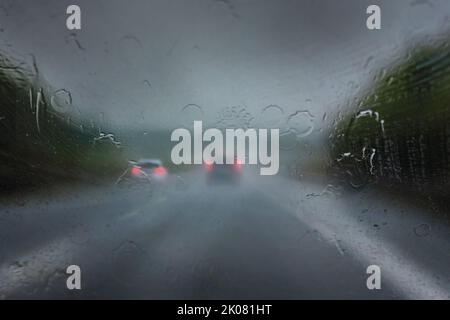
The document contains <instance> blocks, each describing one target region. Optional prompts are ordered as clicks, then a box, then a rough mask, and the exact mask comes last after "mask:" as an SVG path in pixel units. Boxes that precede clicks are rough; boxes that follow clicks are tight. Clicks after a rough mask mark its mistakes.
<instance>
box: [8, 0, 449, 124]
mask: <svg viewBox="0 0 450 320" xmlns="http://www.w3.org/2000/svg"><path fill="white" fill-rule="evenodd" d="M69 4H78V5H79V6H80V7H81V10H82V30H80V31H76V32H73V31H68V30H67V29H66V27H65V20H66V13H65V11H66V7H67V6H68V5H69ZM369 4H379V5H380V6H381V8H382V29H381V30H379V31H369V30H367V28H366V25H365V23H366V17H367V15H366V8H367V6H368V5H369ZM449 14H450V1H448V0H440V1H439V0H396V1H375V0H370V1H366V0H340V1H337V0H327V1H325V0H322V1H321V0H303V1H301V0H297V1H293V0H292V1H291V0H281V1H280V0H273V1H268V0H241V1H237V0H155V1H152V0H147V1H143V0H133V1H122V0H95V1H92V0H75V1H74V0H70V1H66V0H39V1H36V0H27V1H25V0H1V5H0V28H1V30H0V31H1V32H0V45H1V46H2V48H8V50H14V51H16V52H20V53H22V54H24V55H26V54H28V53H33V54H34V55H35V56H36V59H37V62H38V65H39V68H40V70H41V71H42V73H43V74H44V75H45V77H46V78H47V80H48V81H49V83H50V84H51V85H52V86H53V87H55V89H58V88H65V89H67V90H69V91H71V92H72V95H73V100H74V104H76V105H77V106H78V107H79V109H80V110H81V112H82V113H83V115H85V116H86V117H87V118H93V119H94V120H97V119H98V117H99V114H100V113H101V112H102V113H103V114H104V115H105V117H106V118H107V119H108V121H110V122H112V123H113V124H118V125H121V126H124V127H132V128H143V129H145V128H148V129H152V128H174V127H177V126H179V124H180V123H181V122H182V119H181V118H182V116H183V112H181V111H180V110H181V109H182V108H183V107H184V106H185V105H187V104H196V105H198V106H201V108H202V110H203V112H204V118H205V119H206V120H212V119H215V118H216V117H217V114H218V112H220V110H222V109H223V108H225V107H230V106H241V107H245V108H247V111H248V112H250V113H251V114H252V115H254V116H255V117H258V114H259V113H260V110H261V109H262V108H264V107H265V106H268V105H278V106H280V107H282V108H283V109H284V110H285V112H286V113H287V114H289V113H291V112H294V111H295V110H303V109H308V110H309V111H310V113H311V114H312V115H313V116H314V117H316V118H317V119H322V117H323V113H324V112H328V113H332V112H333V111H334V112H335V111H336V110H337V108H338V105H339V104H341V105H345V102H346V100H347V99H348V98H349V97H352V96H354V95H355V94H357V93H358V91H359V90H360V88H361V86H364V85H366V84H367V83H368V82H369V81H370V79H372V78H373V76H374V74H375V72H377V71H378V70H379V69H380V68H381V67H382V66H385V65H387V64H389V63H390V62H391V61H393V60H394V59H396V58H398V57H400V56H401V55H403V54H404V53H405V48H406V47H408V46H410V45H411V44H412V43H413V42H414V41H417V40H418V39H421V38H423V37H426V36H431V37H435V35H436V34H438V33H442V32H443V31H445V30H449ZM344 107H345V106H344Z"/></svg>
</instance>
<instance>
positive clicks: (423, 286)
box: [258, 180, 450, 299]
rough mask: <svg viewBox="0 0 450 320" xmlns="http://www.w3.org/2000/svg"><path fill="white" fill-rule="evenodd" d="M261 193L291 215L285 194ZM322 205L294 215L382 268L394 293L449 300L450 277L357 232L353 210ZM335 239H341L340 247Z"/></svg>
mask: <svg viewBox="0 0 450 320" xmlns="http://www.w3.org/2000/svg"><path fill="white" fill-rule="evenodd" d="M286 183H290V181H289V180H286ZM258 189H259V190H260V191H261V192H262V193H264V194H265V195H266V196H267V197H269V198H270V199H272V200H273V201H275V202H277V203H278V204H280V205H282V206H284V208H285V209H287V210H288V211H289V212H292V210H293V208H292V207H289V205H287V204H288V203H289V202H288V201H283V200H282V199H283V196H284V197H286V193H283V194H276V191H275V190H270V192H268V190H264V188H262V187H260V188H258ZM298 196H300V195H298ZM310 200H311V199H310ZM320 204H322V207H318V205H319V203H318V202H316V203H315V207H314V208H310V209H311V210H313V212H311V213H309V214H306V213H305V212H299V210H296V212H295V215H296V217H297V218H299V219H300V220H301V221H302V222H303V223H305V224H306V225H308V226H309V227H310V228H312V229H315V230H317V231H318V232H319V233H320V234H321V236H322V237H323V238H324V239H328V241H329V242H330V243H331V244H332V245H334V246H335V247H336V248H337V249H338V251H339V252H340V253H341V250H342V249H341V246H343V247H345V248H347V249H349V250H347V252H350V253H351V255H352V257H354V258H356V259H358V260H359V261H361V262H362V263H364V264H366V265H367V266H368V265H370V264H377V265H379V266H381V268H382V277H383V279H387V280H388V282H389V283H392V284H393V285H394V286H395V288H394V289H396V290H399V291H400V292H401V293H402V294H403V295H404V296H405V297H407V298H409V299H450V287H448V286H447V285H448V281H447V280H446V279H447V278H448V277H449V275H448V274H447V275H438V274H436V273H433V272H429V270H426V269H424V268H423V267H421V266H419V265H418V264H416V263H415V262H414V261H411V259H409V258H408V257H407V256H405V255H404V254H403V253H402V252H401V251H400V250H398V249H397V248H395V246H393V245H391V244H390V243H388V242H386V241H385V239H377V238H374V237H370V236H369V235H367V234H363V233H362V232H358V230H359V229H360V226H359V225H358V223H357V222H356V221H355V220H354V219H352V217H350V216H349V215H348V214H346V212H348V211H349V210H350V209H349V208H346V207H345V204H344V205H343V202H342V201H338V200H336V199H333V201H332V203H331V204H328V203H327V202H324V201H321V202H320ZM324 205H325V206H324ZM326 205H328V207H326ZM339 205H340V206H341V208H340V207H339ZM330 212H333V213H334V214H336V212H342V214H340V215H339V219H334V220H332V221H331V220H330V218H332V217H331V216H330V215H329V213H330ZM336 235H339V243H338V242H337V241H338V240H337V238H336ZM380 240H384V241H380ZM338 245H339V246H338ZM361 272H364V270H362V271H361Z"/></svg>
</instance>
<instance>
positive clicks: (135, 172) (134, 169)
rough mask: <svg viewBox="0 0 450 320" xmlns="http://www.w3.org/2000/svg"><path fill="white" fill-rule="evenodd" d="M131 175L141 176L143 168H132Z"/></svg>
mask: <svg viewBox="0 0 450 320" xmlns="http://www.w3.org/2000/svg"><path fill="white" fill-rule="evenodd" d="M131 173H132V174H134V175H135V176H137V175H139V174H141V168H140V167H137V166H134V167H133V168H131Z"/></svg>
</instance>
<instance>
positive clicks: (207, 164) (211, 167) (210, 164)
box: [205, 161, 214, 172]
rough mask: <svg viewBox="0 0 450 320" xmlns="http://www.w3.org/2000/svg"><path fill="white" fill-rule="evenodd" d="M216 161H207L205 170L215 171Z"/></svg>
mask: <svg viewBox="0 0 450 320" xmlns="http://www.w3.org/2000/svg"><path fill="white" fill-rule="evenodd" d="M213 169H214V163H213V162H212V161H205V170H206V171H208V172H211V171H213Z"/></svg>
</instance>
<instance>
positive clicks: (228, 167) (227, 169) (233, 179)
mask: <svg viewBox="0 0 450 320" xmlns="http://www.w3.org/2000/svg"><path fill="white" fill-rule="evenodd" d="M204 168H205V171H206V182H207V183H208V184H213V183H221V182H225V183H226V182H230V183H239V181H240V180H241V176H242V170H243V164H242V161H240V160H238V159H235V161H234V163H233V164H226V163H225V159H224V161H223V164H218V163H215V162H213V161H208V160H206V161H205V163H204Z"/></svg>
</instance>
